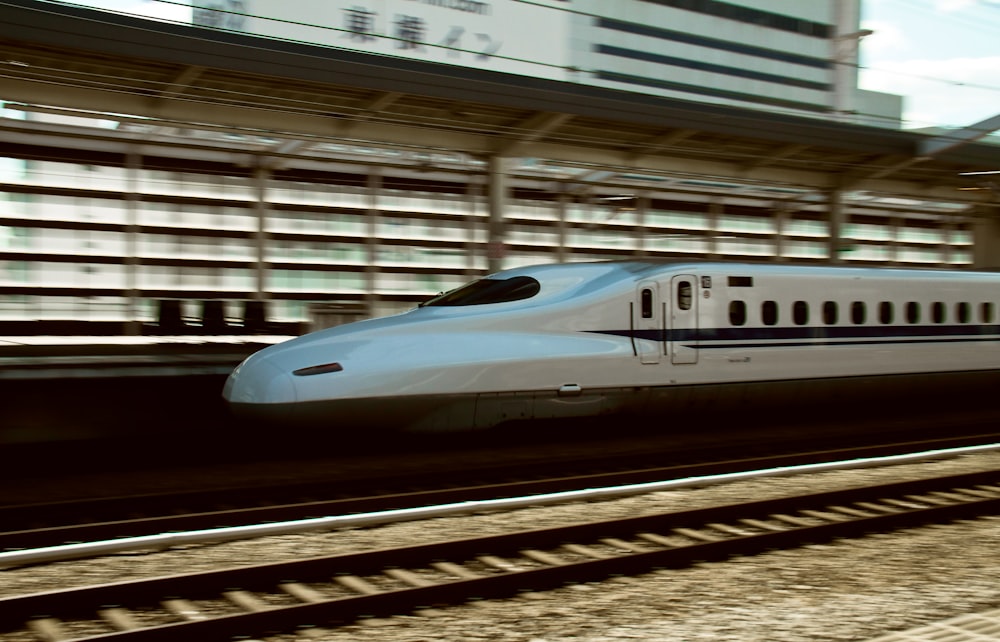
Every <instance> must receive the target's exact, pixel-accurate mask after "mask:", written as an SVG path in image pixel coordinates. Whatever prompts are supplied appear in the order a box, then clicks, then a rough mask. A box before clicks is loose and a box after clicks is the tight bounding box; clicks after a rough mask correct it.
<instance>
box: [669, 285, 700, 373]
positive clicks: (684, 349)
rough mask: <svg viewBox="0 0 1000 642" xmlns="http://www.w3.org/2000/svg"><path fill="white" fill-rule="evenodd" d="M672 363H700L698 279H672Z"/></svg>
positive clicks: (670, 337)
mask: <svg viewBox="0 0 1000 642" xmlns="http://www.w3.org/2000/svg"><path fill="white" fill-rule="evenodd" d="M669 339H670V362H671V363H679V364H683V363H698V279H697V277H695V276H694V275H691V274H680V275H678V276H675V277H673V278H672V279H670V336H669Z"/></svg>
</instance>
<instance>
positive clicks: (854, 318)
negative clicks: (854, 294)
mask: <svg viewBox="0 0 1000 642" xmlns="http://www.w3.org/2000/svg"><path fill="white" fill-rule="evenodd" d="M867 316H868V310H867V309H866V308H865V302H864V301H855V302H854V303H852V304H851V323H853V324H854V325H861V324H862V323H864V322H865V318H866V317H867Z"/></svg>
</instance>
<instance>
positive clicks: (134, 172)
mask: <svg viewBox="0 0 1000 642" xmlns="http://www.w3.org/2000/svg"><path fill="white" fill-rule="evenodd" d="M141 164H142V162H141V156H140V154H139V150H138V149H137V148H136V147H135V146H134V145H129V146H128V150H127V151H126V152H125V291H126V295H125V296H126V300H125V334H126V335H129V336H136V335H139V334H142V322H141V321H140V320H139V169H140V167H141Z"/></svg>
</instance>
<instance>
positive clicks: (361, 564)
mask: <svg viewBox="0 0 1000 642" xmlns="http://www.w3.org/2000/svg"><path fill="white" fill-rule="evenodd" d="M998 483H1000V471H990V472H981V473H973V474H965V475H957V476H951V477H942V478H933V479H922V480H917V481H909V482H901V483H893V484H887V485H878V486H866V487H858V488H851V489H846V490H839V491H832V492H825V493H815V494H809V495H802V496H794V497H785V498H780V499H771V500H763V501H755V502H749V503H745V504H733V505H722V506H713V507H708V508H701V509H695V510H690V511H683V512H678V513H666V514H659V515H647V516H641V517H634V518H628V519H623V520H614V521H602V522H591V523H584V524H577V525H573V526H567V527H561V528H551V529H540V530H531V531H521V532H516V533H511V534H506V535H495V536H488V537H479V538H470V539H462V540H456V541H445V542H437V543H431V544H423V545H417V546H408V547H401V548H393V549H383V550H376V551H369V552H363V553H359V554H349V555H338V556H327V557H318V558H312V559H305V560H298V561H293V562H287V563H273V564H265V565H258V566H247V567H239V568H233V569H227V570H221V571H209V572H201V573H195V574H189V575H177V576H170V577H160V578H153V579H149V580H136V581H130V582H122V583H115V584H106V585H100V586H93V587H83V588H77V589H65V590H60V591H54V592H50V593H37V594H32V595H26V596H21V597H10V598H5V599H0V627H3V628H4V629H8V630H11V629H14V630H16V629H18V628H19V627H25V626H27V627H28V628H40V627H46V628H47V629H48V630H49V632H50V634H52V632H53V631H54V632H56V633H55V634H58V631H59V629H60V626H61V620H59V619H56V618H62V619H63V620H65V619H67V618H83V619H84V620H88V621H89V620H92V619H97V618H96V617H95V616H94V614H95V613H98V612H101V611H102V609H106V608H107V605H118V606H117V607H115V609H114V610H115V611H117V612H118V615H117V616H116V617H113V618H112V617H110V616H108V615H107V613H106V612H104V613H102V615H103V616H104V617H105V618H106V619H107V620H108V621H109V622H110V624H108V625H107V626H106V627H105V628H111V629H114V628H117V629H120V630H116V631H113V632H109V633H107V634H104V635H95V636H93V637H89V638H84V639H88V640H129V641H149V640H177V639H199V640H213V639H219V640H223V639H229V638H230V637H231V636H234V635H262V634H265V633H267V632H269V631H277V630H289V629H292V628H294V627H297V626H303V625H317V624H318V625H323V624H325V623H328V622H331V621H334V622H349V621H353V620H355V619H357V618H358V617H361V616H364V615H375V616H386V615H392V614H398V613H406V612H409V611H412V610H413V609H416V608H420V607H422V606H432V605H436V604H442V603H455V602H461V601H465V600H468V599H470V598H472V597H491V598H494V597H506V596H510V595H514V594H517V593H519V592H523V591H528V590H543V589H551V588H555V587H559V586H562V585H564V584H566V583H571V582H583V581H596V580H601V579H603V578H606V577H608V576H611V575H616V574H628V573H641V572H644V571H648V570H650V569H655V568H672V567H681V566H684V565H687V564H690V563H692V562H694V561H701V560H723V559H726V558H728V557H730V556H733V555H746V554H754V553H759V552H762V551H765V550H768V549H772V548H788V547H793V546H797V545H800V544H803V543H809V542H820V541H829V540H831V539H834V538H839V537H854V536H858V535H862V534H865V533H868V532H875V531H882V532H884V531H887V530H894V529H898V528H903V527H910V526H914V525H920V524H925V523H929V522H941V521H950V520H954V519H961V518H968V517H973V516H979V515H984V514H991V515H992V514H996V513H997V512H998V511H1000V486H998V485H997V484H998ZM944 491H947V492H944ZM678 538H682V539H684V540H686V541H677V540H678ZM567 543H571V544H569V545H568V544H567ZM608 548H613V549H614V551H615V552H608V551H607V550H599V549H608ZM553 549H554V550H553ZM550 551H551V552H550ZM567 551H575V553H576V554H577V555H578V556H581V555H582V557H583V558H584V559H582V560H573V559H570V558H569V557H567ZM501 556H507V559H506V560H505V559H503V557H501ZM442 560H446V561H445V562H442ZM476 564H478V565H479V567H482V566H484V565H485V566H488V567H490V568H489V569H488V570H487V571H485V572H484V571H483V570H482V569H481V568H479V567H476V566H474V565H476ZM470 565H473V568H474V570H470V568H469V566H470ZM529 567H530V568H529ZM408 569H415V570H408ZM427 569H432V570H433V569H437V572H438V574H439V575H445V576H446V577H445V578H444V579H440V580H437V581H434V580H429V579H427V576H426V574H425V575H423V576H421V575H419V573H421V572H424V573H426V570H427ZM383 574H384V575H383ZM386 575H389V576H393V577H396V578H398V580H399V581H398V582H397V584H400V585H401V586H399V587H396V588H388V589H386V588H378V587H377V586H376V583H372V582H371V581H370V580H368V579H365V576H377V577H380V578H382V580H385V579H386ZM331 578H334V580H335V582H331ZM338 578H339V579H338ZM307 583H309V584H311V585H312V586H310V585H309V584H307ZM320 583H323V585H324V586H326V585H330V584H334V583H336V584H338V585H339V586H340V587H341V588H344V587H346V588H347V589H348V592H349V593H350V595H347V596H345V597H333V598H331V597H329V596H328V595H326V596H325V595H324V594H323V593H322V592H321V591H320V590H318V587H319V584H320ZM255 591H256V592H259V593H260V592H268V591H270V592H273V593H282V592H283V593H285V594H287V595H295V596H297V597H298V601H297V602H296V603H295V604H294V605H292V606H280V607H278V606H273V607H268V606H264V604H265V603H264V602H262V601H260V600H259V599H256V598H254V597H253V592H255ZM287 595H286V596H287ZM171 596H173V597H174V598H176V596H183V597H184V598H185V599H188V600H190V599H224V598H223V597H222V596H225V598H227V599H229V601H231V602H235V603H237V604H240V605H242V608H244V609H250V612H243V613H238V614H234V615H223V616H219V617H208V616H204V619H197V620H192V621H188V622H175V623H170V624H162V625H157V626H151V627H146V628H139V625H138V624H135V623H134V621H132V620H130V619H129V617H128V609H129V608H148V607H150V606H151V605H153V606H155V605H157V604H158V603H162V602H163V601H164V600H169V599H170V598H171ZM248 596H249V597H248ZM255 605H256V606H255ZM188 615H189V616H190V617H200V616H199V614H197V613H193V614H192V613H189V614H188ZM31 622H34V624H31Z"/></svg>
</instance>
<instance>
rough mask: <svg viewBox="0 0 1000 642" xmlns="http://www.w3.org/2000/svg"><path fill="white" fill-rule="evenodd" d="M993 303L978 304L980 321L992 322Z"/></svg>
mask: <svg viewBox="0 0 1000 642" xmlns="http://www.w3.org/2000/svg"><path fill="white" fill-rule="evenodd" d="M993 316H994V312H993V304H992V303H988V302H987V303H983V304H981V305H980V306H979V321H980V323H993Z"/></svg>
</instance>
